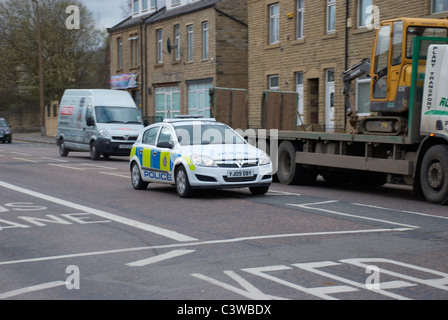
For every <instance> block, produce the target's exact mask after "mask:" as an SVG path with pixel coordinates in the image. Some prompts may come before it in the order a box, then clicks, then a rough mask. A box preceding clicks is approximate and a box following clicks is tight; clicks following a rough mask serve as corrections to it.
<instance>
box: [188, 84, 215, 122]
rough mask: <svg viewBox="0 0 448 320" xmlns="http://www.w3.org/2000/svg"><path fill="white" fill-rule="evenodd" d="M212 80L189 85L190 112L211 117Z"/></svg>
mask: <svg viewBox="0 0 448 320" xmlns="http://www.w3.org/2000/svg"><path fill="white" fill-rule="evenodd" d="M211 87H212V83H211V82H204V83H197V84H190V85H188V114H189V115H195V116H196V115H198V116H203V117H204V118H209V117H210V94H209V90H210V88H211Z"/></svg>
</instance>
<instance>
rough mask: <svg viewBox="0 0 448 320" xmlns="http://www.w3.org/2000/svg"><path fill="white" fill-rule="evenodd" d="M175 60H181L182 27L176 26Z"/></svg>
mask: <svg viewBox="0 0 448 320" xmlns="http://www.w3.org/2000/svg"><path fill="white" fill-rule="evenodd" d="M174 60H176V61H178V60H180V26H179V25H178V24H176V25H175V26H174Z"/></svg>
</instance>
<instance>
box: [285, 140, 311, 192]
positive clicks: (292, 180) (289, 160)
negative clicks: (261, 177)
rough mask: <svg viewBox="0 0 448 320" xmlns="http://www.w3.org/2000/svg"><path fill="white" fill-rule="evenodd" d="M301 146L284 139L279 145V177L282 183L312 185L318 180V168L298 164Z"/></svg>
mask: <svg viewBox="0 0 448 320" xmlns="http://www.w3.org/2000/svg"><path fill="white" fill-rule="evenodd" d="M298 150H299V147H298V146H296V145H294V144H292V143H291V142H290V141H283V142H282V143H280V146H279V147H278V169H277V178H278V181H280V183H282V184H301V185H310V184H313V183H314V182H315V181H316V178H317V170H315V169H310V168H305V167H304V166H303V165H301V164H296V152H297V151H298Z"/></svg>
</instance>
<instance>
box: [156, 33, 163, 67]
mask: <svg viewBox="0 0 448 320" xmlns="http://www.w3.org/2000/svg"><path fill="white" fill-rule="evenodd" d="M157 62H158V63H163V30H157Z"/></svg>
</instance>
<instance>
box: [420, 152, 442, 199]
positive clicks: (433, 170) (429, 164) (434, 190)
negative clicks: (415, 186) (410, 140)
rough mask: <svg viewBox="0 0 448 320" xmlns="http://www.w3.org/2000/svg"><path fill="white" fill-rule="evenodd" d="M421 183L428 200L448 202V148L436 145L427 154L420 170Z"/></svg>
mask: <svg viewBox="0 0 448 320" xmlns="http://www.w3.org/2000/svg"><path fill="white" fill-rule="evenodd" d="M420 183H421V189H422V192H423V195H424V196H425V198H426V200H428V201H429V202H432V203H437V204H445V203H447V202H448V146H447V145H436V146H433V147H431V148H429V150H428V151H427V152H426V154H425V156H424V157H423V161H422V166H421V169H420Z"/></svg>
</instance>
